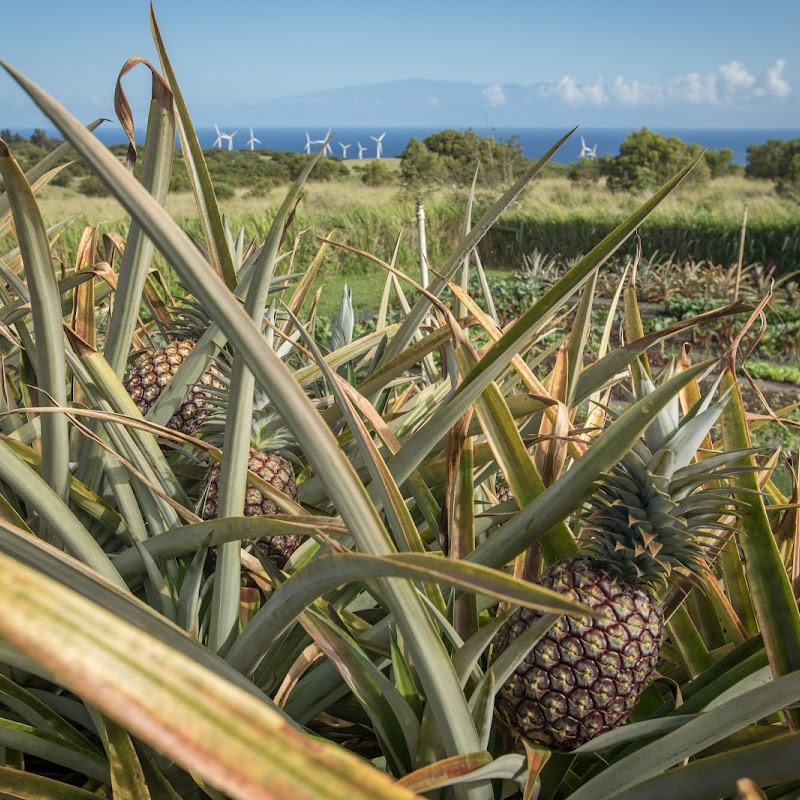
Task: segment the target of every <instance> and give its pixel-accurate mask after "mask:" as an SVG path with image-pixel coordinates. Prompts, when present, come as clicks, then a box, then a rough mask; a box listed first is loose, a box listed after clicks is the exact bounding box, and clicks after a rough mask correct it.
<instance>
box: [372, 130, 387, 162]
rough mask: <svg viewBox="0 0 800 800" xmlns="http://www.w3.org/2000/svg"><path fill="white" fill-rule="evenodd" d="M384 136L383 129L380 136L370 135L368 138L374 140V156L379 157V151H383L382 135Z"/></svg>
mask: <svg viewBox="0 0 800 800" xmlns="http://www.w3.org/2000/svg"><path fill="white" fill-rule="evenodd" d="M384 136H386V131H384V132H383V133H382V134H381V135H380V136H370V137H369V138H370V139H372V141H373V142H375V158H380V157H381V153H382V152H383V137H384Z"/></svg>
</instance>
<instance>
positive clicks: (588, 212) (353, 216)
mask: <svg viewBox="0 0 800 800" xmlns="http://www.w3.org/2000/svg"><path fill="white" fill-rule="evenodd" d="M384 162H385V163H386V165H387V167H388V168H389V170H390V172H391V173H394V174H396V173H397V172H398V169H399V160H398V159H384ZM348 167H349V169H350V171H351V176H352V177H351V179H345V180H338V181H331V182H320V181H317V182H313V181H311V182H309V183H307V185H306V187H305V190H304V194H303V199H302V202H301V203H300V206H299V207H298V210H297V214H296V217H295V222H294V224H293V226H292V229H291V231H290V234H289V235H290V237H292V238H294V237H296V236H298V235H299V236H300V237H301V239H300V240H301V249H300V251H299V253H298V262H297V268H298V269H301V268H304V266H305V265H306V264H307V263H308V262H309V261H310V259H311V258H313V254H314V253H315V252H316V249H317V248H318V246H319V242H318V240H317V239H316V237H318V236H328V235H332V237H333V238H334V239H336V240H337V241H342V242H344V243H346V244H350V245H352V246H353V247H358V248H361V249H363V250H366V251H368V252H370V253H373V254H374V255H376V256H378V257H380V258H382V259H384V260H385V261H389V260H390V259H391V256H392V252H393V250H394V247H395V243H396V240H397V238H398V237H400V247H399V250H398V257H397V265H398V266H399V267H400V268H401V269H403V270H405V271H406V272H408V274H409V275H411V276H414V277H418V276H419V271H418V266H417V263H418V255H417V243H416V235H417V234H416V209H415V203H416V197H415V195H412V194H411V193H410V192H409V191H407V190H406V189H404V188H402V187H401V186H400V185H399V183H395V184H390V185H385V186H377V187H374V186H366V185H364V183H363V182H362V181H361V180H360V177H359V175H360V171H361V170H363V167H364V163H363V162H361V163H359V162H357V161H350V162H349V163H348ZM284 193H285V187H283V186H278V187H276V188H274V189H273V190H271V191H270V192H268V193H267V194H266V195H265V196H263V197H257V198H256V197H253V196H250V195H248V193H247V191H246V190H244V189H237V190H236V191H235V193H234V195H233V196H232V197H228V198H224V199H222V200H220V206H221V209H222V211H223V213H224V215H225V217H226V218H227V219H228V221H229V222H230V224H231V228H232V229H233V230H234V231H238V230H239V228H240V227H243V228H244V231H245V235H246V237H248V238H250V237H255V238H256V239H257V240H258V241H261V240H263V238H264V236H265V235H266V232H267V230H268V229H269V225H270V224H271V221H272V219H273V217H274V214H275V212H276V210H277V208H278V206H279V204H280V202H281V201H282V199H283V197H284ZM420 194H421V196H422V197H423V199H424V200H425V206H426V212H427V218H428V253H429V260H430V263H431V266H432V268H433V269H436V268H437V266H439V265H441V263H442V262H443V259H444V257H445V256H446V254H447V253H449V252H450V250H451V249H452V247H453V246H454V244H455V242H456V241H457V240H458V238H459V237H460V236H461V231H462V229H463V217H464V213H465V208H466V200H467V198H466V195H467V191H466V190H464V189H454V188H445V187H436V188H427V189H425V190H423V191H422V192H420ZM497 194H498V193H497V192H496V191H491V192H489V191H486V190H483V191H479V192H478V194H477V195H476V198H475V208H474V212H473V218H474V219H476V218H477V217H478V215H479V214H480V213H482V211H483V210H484V209H485V208H487V207H488V206H489V205H490V204H491V203H492V202H493V201H494V200H495V199H496V196H497ZM645 197H646V194H645V193H629V194H619V193H617V194H612V193H611V192H608V191H607V190H606V189H605V188H604V187H603V186H602V185H600V184H596V185H590V186H578V185H575V184H573V183H571V182H570V181H569V180H567V179H566V178H563V177H556V178H553V177H540V178H538V179H536V180H534V181H533V182H532V183H531V184H530V185H529V186H528V187H527V188H526V189H525V190H524V191H523V193H522V195H521V196H520V198H519V199H518V200H517V201H516V202H515V203H513V204H512V206H511V207H510V209H509V210H508V212H506V214H505V216H504V217H502V218H501V220H500V223H501V224H502V223H503V220H504V219H509V218H510V219H513V222H514V224H519V221H520V220H524V219H530V220H540V221H545V222H546V223H547V224H548V225H549V226H550V227H553V228H555V231H556V232H555V237H556V238H555V241H554V240H553V239H552V237H551V239H550V241H549V242H548V246H542V249H544V250H546V251H548V252H556V251H557V250H556V249H554V248H555V247H556V246H557V243H558V241H559V240H558V230H559V229H561V228H563V230H564V231H565V232H569V235H570V236H575V237H577V236H578V235H579V233H580V231H581V230H583V229H584V228H585V227H586V226H587V225H588V226H590V227H591V226H594V227H595V228H597V229H598V231H599V232H600V233H601V234H602V233H603V231H606V232H607V231H608V230H610V229H611V228H612V227H613V226H614V224H615V223H614V220H615V219H618V218H621V217H624V216H626V215H627V214H628V213H630V212H631V211H632V210H633V209H634V208H636V207H637V206H638V205H640V204H641V202H642V201H643V200H644V199H645ZM40 203H41V208H42V213H43V215H44V218H45V222H46V223H47V224H48V225H52V224H55V223H56V222H59V221H60V220H64V219H67V218H70V217H73V216H75V217H76V220H75V222H74V223H73V224H72V225H71V226H70V227H69V228H68V229H67V231H65V232H64V234H63V241H64V245H63V252H64V258H65V260H67V261H69V259H70V258H71V257H72V256H71V255H70V254H71V253H72V252H74V247H75V245H76V244H77V240H78V237H79V235H80V231H81V229H82V227H83V225H84V224H89V222H91V223H92V224H99V225H100V226H101V230H113V231H117V232H120V233H123V234H124V233H125V229H126V222H125V219H126V215H125V212H124V211H123V209H122V208H121V207H120V206H119V204H118V203H117V202H116V201H115V200H114V199H113V198H110V197H86V196H84V195H82V194H79V193H78V192H77V191H76V190H75V189H72V188H64V187H58V186H48V187H46V188H45V189H44V190H43V191H42V192H41V195H40ZM166 208H167V210H168V212H169V213H170V215H171V216H172V217H173V218H174V219H176V220H177V221H178V222H179V223H180V224H181V225H182V226H183V227H184V228H185V229H186V230H187V231H188V232H189V233H191V234H193V235H196V236H200V229H199V223H198V222H197V214H196V209H195V204H194V197H193V196H192V194H191V193H189V192H181V193H173V194H170V195H169V196H168V198H167V202H166ZM745 208H747V212H748V219H749V224H750V225H751V226H755V225H757V224H759V222H762V223H763V222H764V221H767V220H768V221H770V224H772V223H776V224H777V223H780V224H782V225H784V226H787V225H788V226H789V227H790V228H794V229H800V213H798V208H797V206H796V205H795V204H792V203H791V202H790V201H787V200H783V199H781V198H779V197H778V196H777V195H776V194H775V192H774V190H773V186H772V183H771V182H768V181H758V180H750V179H745V178H743V177H733V176H731V177H726V178H719V179H716V180H714V181H711V182H710V183H708V184H706V185H703V186H699V187H698V186H684V187H680V188H679V190H678V191H677V192H675V193H674V195H672V196H670V197H668V198H667V199H666V201H665V202H664V203H663V204H662V205H661V207H660V208H659V209H657V211H656V212H655V214H654V215H653V220H654V222H655V221H657V220H664V221H666V224H667V225H670V226H673V227H677V228H680V227H681V225H686V226H689V225H690V224H691V225H695V226H696V225H697V224H698V220H700V221H702V220H707V221H708V222H709V224H712V225H713V224H719V223H720V221H723V222H724V223H725V224H727V225H728V228H729V235H728V237H727V242H726V245H725V246H724V247H720V248H719V249H720V250H724V251H725V252H719V253H715V254H714V258H715V259H716V260H718V262H719V263H731V262H732V261H733V260H735V257H736V248H737V244H738V226H739V224H740V222H741V219H742V216H743V214H744V210H745ZM794 220H796V225H795V224H794ZM576 225H577V233H576V232H575V230H576ZM559 226H561V228H559ZM731 231H732V234H731ZM695 235H697V234H695ZM699 235H700V237H701V238H702V230H701V231H700V234H699ZM568 238H569V237H568V236H566V235H565V237H564V239H565V240H566V239H568ZM535 242H536V239H535V238H534V246H537V245H536V244H535ZM527 247H528V249H529V245H528V246H527ZM570 247H572V248H573V249H577V250H578V251H579V245H577V244H570V243H569V242H567V241H564V242H563V243H562V244H561V248H564V249H563V250H561V249H560V248H559V249H558V252H562V253H563V254H564V255H566V256H574V255H578V254H579V252H574V253H573V252H569V248H570ZM643 247H644V250H645V254H651V253H653V252H654V251H656V250H658V247H657V246H655V245H654V244H653V243H652V241H651V242H650V245H649V246H648V239H647V237H645V238H644V241H643ZM662 255H668V253H662ZM521 262H522V257H521V255H520V254H516V255H514V254H512V255H509V254H507V253H502V254H501V255H500V256H499V257H498V258H497V259H495V260H494V261H492V259H486V265H487V268H489V269H490V270H491V271H492V272H493V273H494V274H503V275H508V274H510V273H511V272H513V270H514V269H516V268H518V267H519V266H520V265H521ZM155 263H156V265H157V266H158V267H159V268H160V269H162V270H165V271H166V273H167V275H168V276H169V277H171V276H170V270H169V268H168V266H167V265H166V264H164V263H163V261H160V260H159V259H157V260H156V262H155ZM345 280H346V281H347V283H348V285H349V286H350V287H351V288H352V290H353V302H354V305H355V308H356V310H357V311H365V310H370V309H374V308H377V306H378V304H379V302H380V296H381V292H382V291H383V285H384V280H385V274H384V273H383V271H382V270H381V269H380V267H378V266H377V265H375V264H372V263H370V262H368V261H366V260H365V259H362V258H359V257H357V256H353V255H351V254H348V253H346V252H345V251H342V250H337V249H335V248H332V249H331V250H329V252H328V254H327V255H326V258H325V261H324V262H323V268H322V271H321V276H320V278H319V279H318V281H317V284H316V286H315V287H314V288H315V290H316V289H317V288H322V287H324V289H323V293H322V296H321V298H320V308H321V310H322V312H323V313H325V314H329V313H334V312H335V310H336V309H337V308H338V305H339V299H340V297H341V290H342V286H343V284H344V282H345Z"/></svg>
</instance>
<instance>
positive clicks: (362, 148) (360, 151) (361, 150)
mask: <svg viewBox="0 0 800 800" xmlns="http://www.w3.org/2000/svg"><path fill="white" fill-rule="evenodd" d="M356 144H357V145H358V157H359V159H362V158H364V151H365V150H366V149H367V148H366V147H365V146H364V145H363V144H361V142H356Z"/></svg>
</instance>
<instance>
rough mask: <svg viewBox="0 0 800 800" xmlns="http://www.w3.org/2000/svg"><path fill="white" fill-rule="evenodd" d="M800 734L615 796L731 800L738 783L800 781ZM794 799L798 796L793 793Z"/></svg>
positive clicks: (698, 763)
mask: <svg viewBox="0 0 800 800" xmlns="http://www.w3.org/2000/svg"><path fill="white" fill-rule="evenodd" d="M798 749H800V733H793V734H791V735H789V736H782V737H780V738H779V739H775V740H773V741H769V742H763V743H761V744H756V745H752V746H750V747H742V748H738V749H736V750H732V751H731V752H729V753H723V754H720V755H716V756H711V757H709V758H702V759H700V760H698V761H693V762H692V763H690V764H688V765H687V766H685V767H680V768H678V769H673V770H670V771H669V772H667V773H665V774H664V775H659V776H657V777H655V778H651V779H650V780H647V781H643V782H642V783H637V784H636V785H635V786H634V787H632V788H630V789H628V790H626V791H622V792H618V793H617V794H614V795H611V797H613V798H614V800H641V798H645V797H646V798H647V800H674V798H676V797H680V798H681V800H711V798H718V797H724V796H730V794H731V791H732V790H733V789H734V788H735V787H736V782H737V781H738V780H739V779H740V778H743V777H747V778H750V780H752V781H755V783H756V784H758V785H760V786H774V785H776V784H780V783H783V782H785V781H791V780H796V779H797V778H800V764H798V761H797V753H798ZM792 796H794V792H793V793H792Z"/></svg>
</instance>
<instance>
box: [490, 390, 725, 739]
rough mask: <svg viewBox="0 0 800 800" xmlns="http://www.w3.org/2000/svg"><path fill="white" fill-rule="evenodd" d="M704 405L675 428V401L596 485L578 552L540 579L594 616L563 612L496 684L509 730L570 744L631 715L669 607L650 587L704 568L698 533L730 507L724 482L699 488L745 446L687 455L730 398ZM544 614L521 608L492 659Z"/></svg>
mask: <svg viewBox="0 0 800 800" xmlns="http://www.w3.org/2000/svg"><path fill="white" fill-rule="evenodd" d="M649 386H650V388H652V384H650V385H649ZM648 390H650V389H648ZM701 403H702V404H701V405H700V406H699V408H698V409H695V411H696V412H697V413H693V414H689V415H687V416H686V417H685V418H684V420H683V423H680V424H678V423H677V408H676V407H675V406H673V407H671V408H670V409H668V411H667V413H665V414H663V415H661V417H660V419H659V421H658V424H655V425H653V426H651V428H650V429H649V430H648V432H647V433H646V434H645V441H644V442H640V443H639V444H637V446H636V447H635V448H634V450H632V451H631V452H630V453H629V454H628V455H627V456H626V457H625V458H624V459H623V460H622V461H621V462H620V463H619V464H618V465H617V466H616V467H615V468H614V469H613V470H612V472H611V473H610V474H609V475H607V476H606V477H605V478H604V479H603V480H602V482H601V483H600V484H599V486H598V488H597V490H596V492H595V494H594V496H593V497H592V498H591V500H590V503H589V510H588V513H587V514H586V515H585V517H584V520H583V530H582V533H581V537H580V538H581V545H582V546H581V550H580V553H579V554H578V555H576V556H573V557H572V558H569V559H566V560H563V561H560V562H558V563H556V564H553V565H552V566H551V567H550V568H549V569H548V570H547V571H546V572H545V573H544V574H543V575H542V576H541V577H540V578H538V580H537V582H538V583H541V584H542V585H543V586H547V587H548V588H551V589H554V590H555V591H557V592H560V593H563V594H566V595H569V596H570V597H571V598H573V599H575V600H579V601H581V602H583V603H585V604H587V605H588V606H590V607H591V608H593V609H594V610H596V611H597V612H598V616H597V617H595V618H591V617H584V618H580V619H574V618H569V617H560V618H559V619H558V620H557V622H556V623H555V624H554V625H553V626H552V627H551V628H550V630H549V631H548V632H547V633H546V634H545V636H544V637H543V638H542V639H541V640H540V641H539V642H538V643H537V644H536V646H535V647H534V648H533V649H532V650H531V651H530V652H529V653H528V654H527V656H526V657H525V659H524V660H523V661H522V663H521V664H519V666H518V667H517V669H516V671H515V672H514V673H513V675H512V676H511V678H510V679H509V680H508V681H507V682H506V684H505V685H504V686H503V687H502V688H501V689H500V691H499V693H498V695H497V698H496V705H495V709H496V713H497V715H498V717H499V718H500V720H501V721H502V722H503V723H504V725H505V726H506V728H507V729H508V730H509V731H510V732H511V733H512V734H513V735H515V736H522V737H525V738H526V739H529V740H531V741H534V742H537V743H539V744H543V745H546V746H548V747H550V748H552V749H554V750H564V751H567V750H572V749H574V748H576V747H579V746H580V745H582V744H584V743H585V742H587V741H589V740H590V739H592V738H593V737H595V736H597V735H598V734H600V733H604V732H605V731H609V730H612V729H614V728H616V727H618V726H619V725H622V724H624V723H625V722H626V721H627V719H628V716H629V714H630V713H631V711H632V710H633V708H634V706H635V705H636V701H637V700H638V698H639V696H640V694H641V692H642V691H643V689H644V688H645V686H646V685H647V682H648V680H649V679H650V676H651V674H652V672H653V669H654V668H655V666H656V662H657V660H658V654H659V649H660V647H661V642H662V637H663V627H664V614H663V609H662V607H661V604H660V602H659V600H658V597H657V595H656V593H655V590H656V589H657V588H658V587H660V586H662V585H663V584H664V583H666V580H667V579H668V577H669V575H670V574H671V572H672V570H673V569H675V570H678V571H680V572H682V573H683V574H685V575H691V574H692V573H693V572H696V571H698V570H699V569H700V563H701V561H702V557H703V552H704V551H703V548H702V546H701V542H700V540H701V538H702V537H703V531H705V530H707V529H709V528H712V527H713V526H714V525H715V523H716V522H717V521H718V520H719V517H720V516H721V515H722V514H723V513H730V510H731V509H730V506H729V499H728V498H727V496H724V495H721V494H720V490H719V489H717V490H715V492H714V493H712V492H711V491H709V490H703V489H702V488H701V487H702V484H703V483H707V482H708V481H710V480H712V479H714V478H715V477H717V476H718V475H719V472H718V471H715V470H718V469H719V468H720V467H722V466H725V465H726V464H727V463H729V462H730V461H731V460H733V459H736V458H738V457H739V456H740V454H738V453H733V454H728V455H726V456H719V457H717V458H715V459H714V460H713V462H706V464H705V465H704V464H703V462H700V463H699V464H691V465H690V463H689V462H690V461H691V459H692V458H693V457H694V454H695V452H696V450H697V448H698V446H699V445H700V443H701V441H702V440H703V438H704V437H705V435H706V433H707V432H708V430H710V428H711V426H712V425H713V424H714V422H715V421H716V419H717V418H718V416H719V413H720V412H721V410H722V405H723V403H722V402H718V403H716V404H715V405H714V406H712V407H710V408H709V407H708V401H707V400H704V401H701ZM651 453H655V455H651ZM540 617H541V613H540V612H537V611H534V610H530V609H518V610H517V611H516V612H514V613H513V614H512V616H511V617H510V618H509V619H508V620H507V621H506V622H505V624H504V625H503V627H502V628H501V629H500V631H499V632H498V634H497V636H496V637H495V640H494V643H493V650H492V658H493V659H494V658H497V656H498V655H499V654H500V653H502V652H503V650H505V649H506V647H508V645H509V643H510V642H511V641H512V640H513V639H514V638H516V637H517V636H518V635H520V634H521V633H522V632H523V631H525V630H526V629H527V628H528V627H529V626H530V625H532V624H533V623H534V622H536V620H538V619H539V618H540Z"/></svg>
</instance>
